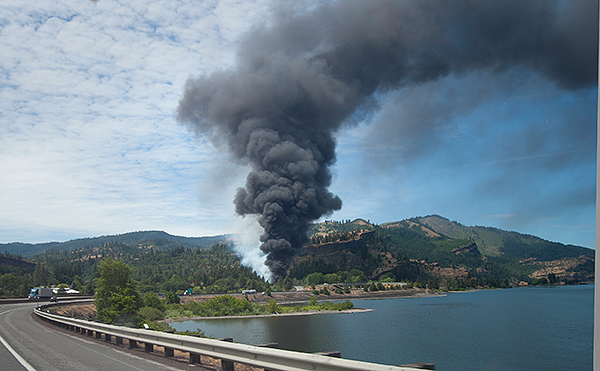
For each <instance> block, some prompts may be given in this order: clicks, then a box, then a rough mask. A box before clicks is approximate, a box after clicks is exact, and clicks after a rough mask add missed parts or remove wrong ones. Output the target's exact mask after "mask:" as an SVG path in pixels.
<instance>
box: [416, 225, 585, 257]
mask: <svg viewBox="0 0 600 371" xmlns="http://www.w3.org/2000/svg"><path fill="white" fill-rule="evenodd" d="M408 220H409V221H411V222H414V223H417V224H418V225H420V226H421V227H422V228H426V229H430V230H432V231H434V232H436V233H439V234H441V235H444V236H448V237H450V238H453V239H465V238H467V239H470V240H472V241H473V242H475V243H476V244H477V248H478V249H479V251H480V252H481V254H482V255H484V256H488V257H499V256H505V257H511V258H516V259H528V258H537V259H542V260H555V259H561V258H564V257H577V256H580V255H584V256H587V257H590V258H594V256H595V250H592V249H589V248H586V247H581V246H574V245H564V244H561V243H558V242H551V241H547V240H544V239H541V238H539V237H536V236H532V235H528V234H522V233H518V232H509V231H505V230H502V229H498V228H492V227H479V226H473V227H466V226H464V225H462V224H460V223H458V222H454V221H450V220H448V219H446V218H444V217H441V216H439V215H429V216H425V217H419V218H413V219H408Z"/></svg>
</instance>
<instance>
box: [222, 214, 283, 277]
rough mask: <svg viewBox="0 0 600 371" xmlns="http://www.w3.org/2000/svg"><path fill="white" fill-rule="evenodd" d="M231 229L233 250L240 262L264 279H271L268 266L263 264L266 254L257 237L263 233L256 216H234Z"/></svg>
mask: <svg viewBox="0 0 600 371" xmlns="http://www.w3.org/2000/svg"><path fill="white" fill-rule="evenodd" d="M231 227H232V230H233V231H234V236H233V240H234V246H233V249H234V251H235V252H236V253H237V254H238V255H239V256H240V258H241V260H242V264H243V265H245V266H248V267H250V268H252V269H253V270H254V271H255V272H256V273H257V274H258V275H259V276H262V277H263V278H264V279H265V280H267V281H271V279H272V278H273V276H272V273H271V271H270V270H269V267H267V266H266V265H265V259H266V258H267V254H265V253H263V252H262V251H261V250H260V249H259V246H260V242H258V241H259V238H260V235H261V234H262V233H263V230H262V228H261V227H260V225H259V224H258V222H257V220H256V217H254V216H246V217H244V218H235V219H234V220H232V226H231Z"/></svg>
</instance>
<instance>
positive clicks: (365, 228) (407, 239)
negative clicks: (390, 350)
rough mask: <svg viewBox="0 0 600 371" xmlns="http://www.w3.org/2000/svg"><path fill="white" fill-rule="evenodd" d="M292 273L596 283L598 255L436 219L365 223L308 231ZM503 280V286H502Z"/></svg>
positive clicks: (341, 223) (329, 225) (343, 223)
mask: <svg viewBox="0 0 600 371" xmlns="http://www.w3.org/2000/svg"><path fill="white" fill-rule="evenodd" d="M309 241H310V243H309V245H307V246H306V247H305V248H304V249H303V250H302V252H301V254H299V255H298V256H297V257H296V258H295V260H294V262H293V264H292V267H291V270H290V275H292V276H293V277H297V278H299V277H302V276H306V275H307V274H310V273H312V272H322V273H324V274H328V273H335V272H337V271H340V270H342V271H349V270H351V269H359V270H361V271H363V272H365V274H366V277H367V278H370V279H378V278H379V277H382V276H384V275H386V274H388V275H390V274H391V275H393V276H394V277H395V278H396V279H398V280H403V279H407V280H417V279H420V280H427V279H431V278H438V279H442V280H446V279H448V278H452V279H463V280H472V279H476V280H478V282H483V281H485V282H487V281H486V280H490V279H492V280H496V283H495V285H502V284H501V283H499V282H500V281H501V282H509V283H510V284H511V285H514V284H519V282H521V281H525V282H531V283H536V282H541V281H540V280H544V279H548V277H550V278H551V279H555V278H556V277H558V278H559V279H562V280H563V281H565V282H581V281H589V280H593V279H594V264H595V263H594V258H595V251H594V250H592V249H589V248H585V247H581V246H573V245H564V244H561V243H557V242H551V241H547V240H544V239H542V238H539V237H535V236H531V235H526V234H522V233H517V232H510V231H504V230H501V229H498V228H491V227H481V226H472V227H467V226H464V225H462V224H460V223H458V222H455V221H450V220H449V219H446V218H444V217H441V216H439V215H429V216H425V217H416V218H411V219H406V220H401V221H397V222H390V223H384V224H381V225H375V224H372V223H370V222H369V221H365V220H364V219H356V220H353V221H350V220H345V221H338V222H334V221H326V222H323V223H318V224H315V225H313V226H312V227H311V230H310V236H309ZM498 280H500V281H498Z"/></svg>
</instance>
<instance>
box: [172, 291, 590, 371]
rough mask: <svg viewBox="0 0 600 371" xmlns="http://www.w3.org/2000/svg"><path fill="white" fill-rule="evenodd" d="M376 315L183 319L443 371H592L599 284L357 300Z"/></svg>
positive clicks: (306, 347)
mask: <svg viewBox="0 0 600 371" xmlns="http://www.w3.org/2000/svg"><path fill="white" fill-rule="evenodd" d="M353 302H354V304H355V306H356V307H359V308H372V309H373V311H372V312H365V313H355V314H321V315H312V316H296V317H279V318H273V317H270V318H252V319H226V320H208V321H183V322H175V323H173V324H172V326H173V327H174V328H176V329H177V330H186V329H187V330H195V329H197V328H200V329H202V330H203V331H204V332H205V333H206V335H208V336H212V337H233V339H234V341H236V342H239V343H246V344H263V343H269V342H275V343H279V344H280V347H281V348H283V349H290V350H298V351H304V352H319V351H328V350H339V351H341V352H342V357H343V358H348V359H356V360H362V361H369V362H377V363H383V364H391V365H399V364H406V363H413V362H432V363H435V364H436V367H437V370H444V371H446V370H456V371H459V370H460V371H465V370H474V371H475V370H476V371H480V370H486V371H487V370H496V371H500V370H502V371H518V370H528V371H531V370H592V365H593V349H592V347H593V336H594V285H581V286H567V287H564V286H561V287H532V288H515V289H507V290H487V291H477V292H466V293H453V294H449V295H447V296H442V297H431V298H414V299H385V300H355V301H353Z"/></svg>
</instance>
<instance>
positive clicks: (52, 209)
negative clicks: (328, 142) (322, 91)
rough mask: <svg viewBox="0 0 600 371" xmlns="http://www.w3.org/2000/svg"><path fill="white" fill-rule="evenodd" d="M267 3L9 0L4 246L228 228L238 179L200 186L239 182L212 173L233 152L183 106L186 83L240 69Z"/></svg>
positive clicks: (1, 198)
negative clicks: (201, 132)
mask: <svg viewBox="0 0 600 371" xmlns="http://www.w3.org/2000/svg"><path fill="white" fill-rule="evenodd" d="M269 7H270V5H269V2H267V1H256V2H230V1H224V2H219V1H207V2H202V3H198V2H190V1H159V2H151V3H148V2H144V1H133V2H119V1H110V0H102V1H97V2H76V3H72V2H66V1H63V2H49V3H40V2H35V3H33V2H31V3H22V2H20V1H4V2H2V4H1V5H0V14H1V15H0V36H1V37H0V50H2V51H3V58H2V60H0V112H1V113H0V174H1V175H0V204H1V205H2V208H0V241H2V242H9V241H15V240H18V241H31V242H37V241H44V240H45V238H47V236H53V237H54V239H69V238H75V237H81V236H85V235H97V234H111V233H121V232H127V231H131V230H145V229H162V230H166V231H168V232H171V233H176V234H181V235H212V234H219V233H226V232H228V219H230V218H231V217H233V206H232V204H231V196H232V193H233V192H234V190H235V187H234V185H232V184H229V185H228V186H227V187H223V186H221V187H212V188H211V187H208V189H209V190H210V192H211V193H212V195H211V196H210V197H207V196H206V195H204V193H203V194H201V193H200V191H201V187H204V188H206V186H200V185H201V184H211V183H214V182H215V181H218V182H221V184H223V183H227V182H225V181H223V180H220V179H217V180H215V179H213V176H214V173H216V172H217V169H215V165H214V160H215V159H219V162H217V163H226V159H225V158H224V157H223V155H221V154H218V153H215V151H214V149H213V148H212V147H211V146H210V145H207V144H206V143H203V142H200V141H195V140H193V139H192V134H190V133H188V132H187V131H186V130H185V129H184V128H183V127H182V126H181V125H179V124H177V123H176V122H175V120H174V117H173V113H174V110H175V108H176V107H177V103H178V100H179V98H180V96H181V91H182V89H183V86H184V83H185V80H186V79H187V78H188V77H189V76H190V75H196V74H201V73H209V72H211V71H214V70H215V69H219V68H223V67H226V66H228V65H231V63H233V61H234V58H235V46H236V43H237V42H238V39H239V35H240V34H241V33H242V32H244V31H245V30H247V29H248V28H249V27H251V26H252V24H253V23H254V22H256V21H257V20H259V19H260V18H261V17H262V16H263V15H264V14H265V12H268V11H269ZM228 175H231V172H230V173H228ZM227 192H229V193H227ZM207 200H209V201H210V202H208V201H207ZM225 200H226V201H225ZM207 206H208V207H207ZM36 236H37V237H36Z"/></svg>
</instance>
